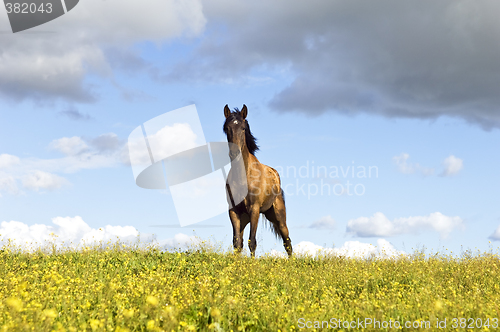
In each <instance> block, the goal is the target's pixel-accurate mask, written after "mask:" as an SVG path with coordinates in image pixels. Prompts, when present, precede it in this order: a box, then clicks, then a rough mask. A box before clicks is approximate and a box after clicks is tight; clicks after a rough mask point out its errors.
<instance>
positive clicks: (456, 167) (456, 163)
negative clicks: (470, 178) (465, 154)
mask: <svg viewBox="0 0 500 332" xmlns="http://www.w3.org/2000/svg"><path fill="white" fill-rule="evenodd" d="M443 167H444V170H443V172H442V173H441V176H453V175H457V174H458V173H459V172H460V171H461V170H462V169H463V168H464V162H463V160H462V159H460V158H457V157H455V156H454V155H451V156H449V157H448V158H446V159H445V160H444V161H443Z"/></svg>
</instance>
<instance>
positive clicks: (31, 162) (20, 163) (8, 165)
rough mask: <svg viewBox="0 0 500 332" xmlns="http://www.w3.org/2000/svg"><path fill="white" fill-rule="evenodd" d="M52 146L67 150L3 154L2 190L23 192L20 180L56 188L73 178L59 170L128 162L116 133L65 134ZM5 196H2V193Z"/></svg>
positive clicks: (0, 166)
mask: <svg viewBox="0 0 500 332" xmlns="http://www.w3.org/2000/svg"><path fill="white" fill-rule="evenodd" d="M49 148H51V149H54V150H57V151H59V152H61V153H62V154H64V157H62V158H53V159H41V158H33V157H31V158H19V157H17V156H13V155H8V154H2V155H0V170H1V171H0V191H4V192H8V193H9V194H13V195H15V194H19V193H20V191H19V190H18V185H17V182H18V181H21V182H22V185H23V186H24V187H25V188H27V189H31V190H35V191H39V190H40V189H47V190H56V189H60V188H62V187H63V186H64V185H67V184H69V181H68V180H66V179H64V178H63V177H61V176H60V175H57V174H55V173H75V172H78V171H80V170H82V169H98V168H108V167H117V166H119V165H123V164H126V163H128V155H127V154H126V150H127V149H126V146H125V144H124V142H122V141H121V140H120V139H119V138H118V136H117V135H116V134H114V133H108V134H103V135H100V136H98V137H96V138H90V139H84V138H82V137H78V136H74V137H62V138H60V139H56V140H54V141H52V142H51V143H50V144H49ZM0 197H1V196H0Z"/></svg>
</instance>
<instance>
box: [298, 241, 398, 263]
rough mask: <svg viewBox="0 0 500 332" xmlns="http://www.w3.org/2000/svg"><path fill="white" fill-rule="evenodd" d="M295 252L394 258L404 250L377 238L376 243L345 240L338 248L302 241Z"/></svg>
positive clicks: (307, 254)
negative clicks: (399, 249)
mask: <svg viewBox="0 0 500 332" xmlns="http://www.w3.org/2000/svg"><path fill="white" fill-rule="evenodd" d="M293 250H294V252H295V254H297V255H299V256H300V255H304V256H318V255H334V256H344V257H350V258H369V257H378V258H394V257H399V256H402V255H406V253H405V252H404V251H398V250H396V249H395V248H394V246H393V245H392V244H391V243H389V242H388V241H387V240H384V239H379V240H377V245H376V246H374V245H372V244H371V243H363V242H359V241H346V242H345V243H344V244H343V245H342V247H340V248H324V247H322V246H319V245H316V244H314V243H312V242H308V241H302V242H300V243H299V244H297V245H295V246H294V248H293Z"/></svg>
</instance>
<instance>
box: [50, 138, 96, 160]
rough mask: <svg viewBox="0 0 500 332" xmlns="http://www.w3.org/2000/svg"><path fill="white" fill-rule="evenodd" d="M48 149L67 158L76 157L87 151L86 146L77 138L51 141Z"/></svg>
mask: <svg viewBox="0 0 500 332" xmlns="http://www.w3.org/2000/svg"><path fill="white" fill-rule="evenodd" d="M50 147H51V148H52V149H54V150H57V151H59V152H61V153H63V154H65V155H68V156H74V155H77V154H79V153H81V152H83V151H85V150H87V149H88V145H87V144H86V143H85V142H84V141H83V139H82V138H81V137H78V136H73V137H63V138H59V139H56V140H53V141H52V143H50Z"/></svg>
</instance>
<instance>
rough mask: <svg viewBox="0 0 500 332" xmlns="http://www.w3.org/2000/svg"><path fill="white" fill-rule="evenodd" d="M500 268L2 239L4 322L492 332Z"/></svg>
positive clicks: (72, 326) (55, 327)
mask: <svg viewBox="0 0 500 332" xmlns="http://www.w3.org/2000/svg"><path fill="white" fill-rule="evenodd" d="M499 267H500V262H499V256H497V255H496V254H492V253H483V254H480V253H478V254H475V255H470V254H469V255H463V256H462V257H460V258H453V257H449V256H444V255H434V256H430V257H429V256H424V255H423V254H418V253H417V254H414V255H412V256H408V257H401V258H399V259H393V260H389V259H385V260H380V259H375V258H372V259H347V258H341V257H320V258H314V259H313V258H307V257H294V258H292V259H290V260H289V259H283V258H273V257H261V258H257V259H251V258H249V257H247V256H244V255H233V254H232V253H225V252H223V251H221V250H208V249H203V248H202V249H198V250H191V251H189V252H177V253H168V252H161V251H159V250H156V249H152V248H149V249H140V248H138V247H123V246H121V245H114V246H111V247H109V248H108V249H100V248H90V249H81V250H64V251H57V252H55V253H46V252H43V251H41V250H39V251H37V252H34V253H25V252H24V253H23V252H21V251H19V250H15V249H12V248H9V247H4V248H3V250H1V251H0V326H1V328H0V329H1V330H2V331H28V330H33V331H190V330H191V331H231V330H232V331H278V330H279V331H297V330H307V331H312V330H314V328H311V329H301V328H300V327H301V326H303V325H304V324H305V323H306V322H309V323H308V325H309V326H314V324H315V323H314V322H315V321H318V323H316V324H321V322H322V321H329V322H330V320H331V319H332V318H334V319H339V320H341V321H349V322H350V321H353V320H354V321H357V319H360V320H364V319H365V318H372V319H376V320H378V321H381V322H382V321H386V322H389V321H391V322H394V321H396V320H397V321H398V322H399V323H400V325H402V326H404V323H405V322H406V321H409V322H411V323H412V324H413V323H414V322H415V321H417V324H419V323H418V322H421V321H429V322H430V323H431V324H432V328H433V329H435V325H436V320H437V319H439V320H444V319H445V318H446V319H447V328H446V329H442V331H446V330H457V329H453V328H452V323H453V322H452V318H474V319H476V318H481V319H482V322H483V323H484V322H486V320H487V319H489V321H488V322H489V325H490V326H489V330H500V326H499V328H497V329H494V328H493V327H494V322H495V321H494V319H498V318H499V312H498V307H497V306H498V304H499V300H500V286H499V285H500V269H499ZM301 318H302V320H300V319H301ZM462 322H463V321H462ZM496 322H497V323H498V320H496ZM467 323H470V321H469V322H467ZM344 324H345V323H344ZM392 324H394V323H392ZM457 324H458V326H457V327H458V330H465V329H461V328H460V325H459V324H460V321H457ZM499 324H500V323H499ZM323 326H325V325H324V323H323ZM392 326H394V325H392ZM462 326H464V325H462ZM316 330H318V331H319V330H326V328H324V329H321V328H317V329H316ZM328 330H334V329H328ZM344 330H346V329H344ZM347 330H348V329H347ZM351 330H353V329H351ZM367 330H370V328H369V327H368V328H367ZM376 330H382V331H383V330H395V329H394V328H393V329H391V328H387V329H384V328H381V329H378V328H376ZM403 330H423V329H417V328H415V329H414V328H409V329H407V328H403ZM475 330H478V329H475ZM482 330H488V329H487V328H484V327H483V329H482Z"/></svg>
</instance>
